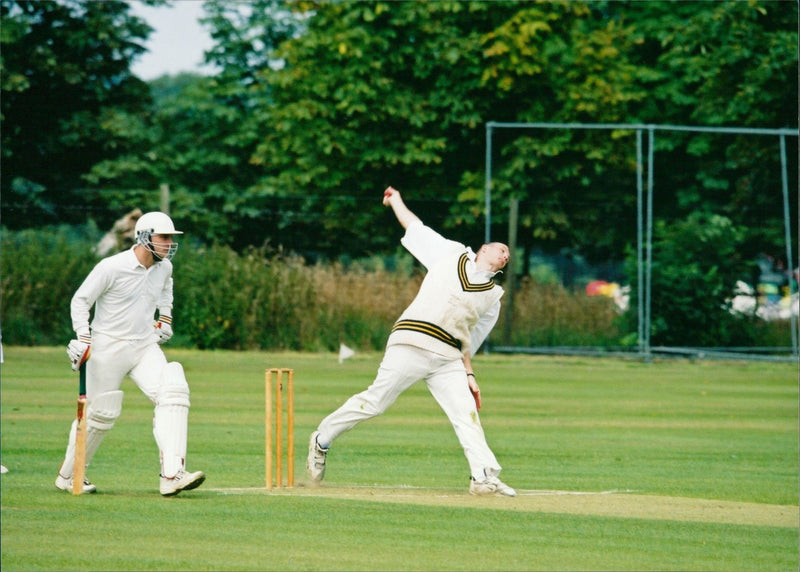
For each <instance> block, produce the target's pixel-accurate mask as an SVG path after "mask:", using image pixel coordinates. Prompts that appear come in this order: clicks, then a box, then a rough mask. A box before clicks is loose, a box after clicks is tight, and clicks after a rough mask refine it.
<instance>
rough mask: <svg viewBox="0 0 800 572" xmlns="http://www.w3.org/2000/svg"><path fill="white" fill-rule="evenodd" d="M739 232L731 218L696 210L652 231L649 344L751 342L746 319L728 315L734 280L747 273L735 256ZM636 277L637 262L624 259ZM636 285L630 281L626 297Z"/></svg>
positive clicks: (751, 338)
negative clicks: (630, 285)
mask: <svg viewBox="0 0 800 572" xmlns="http://www.w3.org/2000/svg"><path fill="white" fill-rule="evenodd" d="M742 237H743V231H742V230H741V229H740V228H737V227H736V226H734V225H733V224H732V222H731V221H730V219H728V218H726V217H723V216H720V215H714V214H704V213H699V212H695V213H692V214H691V215H689V216H688V217H687V218H686V219H685V220H683V221H678V222H676V223H674V224H665V223H663V222H660V223H658V224H657V225H656V227H655V232H654V237H653V252H652V278H651V280H652V283H651V291H652V294H651V297H652V302H651V312H652V318H651V319H652V330H651V344H652V345H665V346H679V347H680V346H700V347H704V346H706V347H718V346H739V345H751V344H753V343H754V342H755V339H754V338H753V335H754V333H755V331H756V330H755V329H754V328H753V325H754V324H751V323H750V321H749V319H748V318H747V317H744V316H740V315H736V314H734V313H732V312H731V300H732V298H733V296H734V289H735V284H736V280H737V279H740V278H741V277H743V276H746V273H747V261H746V260H743V259H742V258H741V256H740V254H739V247H740V244H741V242H742ZM627 264H628V272H629V275H631V276H635V275H636V272H635V269H636V260H635V257H634V256H632V257H630V258H629V259H628V262H627ZM637 291H638V283H637V282H636V281H634V286H633V292H632V293H631V299H635V298H636V296H637V293H636V292H637ZM633 320H634V317H633V316H631V322H632V321H633Z"/></svg>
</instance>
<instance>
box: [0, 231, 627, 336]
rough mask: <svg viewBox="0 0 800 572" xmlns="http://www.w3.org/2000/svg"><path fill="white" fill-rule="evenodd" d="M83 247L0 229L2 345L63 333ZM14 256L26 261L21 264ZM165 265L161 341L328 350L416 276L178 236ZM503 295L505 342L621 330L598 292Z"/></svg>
mask: <svg viewBox="0 0 800 572" xmlns="http://www.w3.org/2000/svg"><path fill="white" fill-rule="evenodd" d="M93 234H94V235H96V234H97V233H96V231H94V233H93ZM95 242H96V240H95V238H94V237H92V236H91V235H87V234H86V233H83V234H80V235H76V236H72V235H70V234H68V231H67V229H62V230H60V231H59V232H52V231H45V232H41V231H20V232H13V231H7V230H4V232H3V243H2V248H3V252H4V253H8V252H19V253H20V256H21V257H22V258H17V257H16V256H15V257H11V256H8V255H5V256H3V258H2V263H3V266H2V275H3V283H2V286H3V292H4V300H3V302H4V303H3V307H2V322H3V334H4V336H5V339H6V341H7V343H13V344H17V345H20V344H31V345H33V344H62V343H65V342H66V341H68V340H69V339H70V338H71V337H72V336H73V332H72V327H71V320H70V316H69V303H70V300H71V298H72V295H73V294H74V292H75V290H76V289H77V288H78V286H79V285H80V283H81V282H82V281H83V279H84V278H85V276H86V274H88V272H89V271H90V270H91V268H92V266H93V265H94V264H95V263H96V262H97V258H96V257H95V255H94V253H93V250H92V248H93V244H95ZM20 260H25V261H33V262H34V263H35V264H34V266H32V267H30V268H29V267H28V265H27V263H26V265H25V266H22V265H20ZM173 264H174V266H175V269H174V276H173V278H174V296H175V306H174V310H173V314H174V315H173V318H174V320H175V322H174V325H175V332H176V334H175V338H174V339H173V341H172V342H171V345H173V346H177V347H181V346H184V347H197V348H201V349H222V348H226V349H270V350H281V349H283V350H301V351H331V350H334V349H336V348H338V347H339V344H340V343H346V344H347V345H349V346H352V347H355V348H359V349H369V350H377V349H380V348H382V347H383V346H384V345H385V344H386V339H387V337H388V335H389V330H390V327H391V324H392V323H393V322H394V321H395V320H396V319H397V317H398V316H399V315H400V314H401V313H402V311H403V310H404V309H405V307H406V306H407V305H408V304H409V303H410V302H411V300H413V298H414V296H415V295H416V293H417V290H418V288H419V285H420V282H421V280H422V274H421V272H420V269H419V267H418V266H415V265H414V263H413V261H412V259H411V257H410V256H409V255H408V254H407V253H403V254H402V255H401V254H400V253H398V254H397V255H396V256H395V257H392V258H389V259H376V258H372V259H364V260H358V261H341V262H335V263H322V262H319V263H316V264H309V263H307V262H306V261H304V260H302V259H300V258H298V257H297V256H294V255H292V254H289V253H285V252H283V251H275V250H270V249H267V248H260V249H255V248H252V249H249V250H247V251H246V252H244V253H241V254H239V253H237V252H235V251H234V250H232V249H231V248H230V247H227V246H221V245H215V246H211V247H202V246H196V245H193V244H192V243H191V242H189V241H185V242H182V243H181V247H180V250H179V251H178V255H177V256H176V258H175V259H174V260H173ZM515 300H516V302H515V305H514V317H513V330H514V331H513V339H512V340H511V341H510V343H513V344H514V345H522V346H534V345H545V346H549V345H571V344H575V345H591V346H597V345H616V342H615V340H616V339H617V338H618V337H619V336H620V335H621V332H620V331H619V329H618V326H617V324H616V323H615V321H616V312H615V311H614V306H613V304H612V302H611V301H610V300H609V299H605V298H603V299H599V298H588V297H587V296H586V295H585V294H583V293H581V292H579V291H567V290H566V289H564V288H563V287H561V286H560V284H549V285H546V284H538V283H536V282H533V281H523V282H522V284H521V287H520V288H519V290H518V292H517V294H516V297H515ZM504 321H505V317H503V318H501V320H500V322H499V323H498V325H497V327H496V328H495V332H494V333H493V334H492V338H491V339H492V341H493V343H495V344H500V343H501V340H502V332H503V329H504V328H505V325H504V323H505V322H504ZM503 343H504V342H503Z"/></svg>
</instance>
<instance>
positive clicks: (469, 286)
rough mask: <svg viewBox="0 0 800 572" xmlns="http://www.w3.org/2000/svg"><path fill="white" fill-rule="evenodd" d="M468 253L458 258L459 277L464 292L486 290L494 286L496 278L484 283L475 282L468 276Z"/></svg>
mask: <svg viewBox="0 0 800 572" xmlns="http://www.w3.org/2000/svg"><path fill="white" fill-rule="evenodd" d="M467 260H469V258H468V257H467V253H466V252H465V253H464V254H462V255H461V258H459V259H458V279H459V280H460V281H461V289H462V290H464V292H486V291H487V290H491V289H492V288H494V280H489V281H488V282H484V283H483V284H473V283H472V282H470V281H469V279H468V278H467Z"/></svg>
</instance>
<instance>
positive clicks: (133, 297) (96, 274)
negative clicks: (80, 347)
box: [70, 248, 172, 402]
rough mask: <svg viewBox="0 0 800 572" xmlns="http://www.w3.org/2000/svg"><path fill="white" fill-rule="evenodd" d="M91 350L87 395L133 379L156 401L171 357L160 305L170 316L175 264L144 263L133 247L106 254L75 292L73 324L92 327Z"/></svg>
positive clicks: (81, 328)
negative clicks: (162, 334)
mask: <svg viewBox="0 0 800 572" xmlns="http://www.w3.org/2000/svg"><path fill="white" fill-rule="evenodd" d="M92 306H94V317H93V320H92V324H91V337H92V352H91V357H90V359H89V361H87V362H86V393H87V395H86V397H87V399H88V401H90V402H91V400H92V397H93V396H94V395H96V394H99V393H103V392H106V391H114V390H117V389H119V388H120V386H121V385H122V380H123V379H124V378H125V376H126V375H128V374H130V376H131V379H133V381H134V382H135V383H136V385H137V386H138V387H139V388H140V389H141V390H142V391H143V392H144V394H145V395H147V397H149V398H150V399H151V400H153V401H154V402H155V400H156V396H157V387H158V383H159V381H160V376H161V370H162V368H163V367H164V365H166V363H167V360H166V357H165V356H164V352H163V351H162V350H161V347H160V346H159V345H158V335H157V334H156V332H155V328H154V323H155V312H156V309H158V310H159V312H160V313H161V314H162V315H168V316H171V315H172V263H171V262H170V261H169V260H162V261H161V262H157V263H156V264H153V265H152V266H151V267H150V268H145V267H144V266H143V265H142V264H140V263H139V261H138V260H137V258H136V255H135V254H134V251H133V248H130V249H128V250H125V251H123V252H120V253H118V254H115V255H113V256H109V257H108V258H104V259H103V260H101V261H100V262H98V263H97V265H96V266H95V267H94V269H93V270H92V271H91V272H90V273H89V275H88V276H87V277H86V279H85V280H84V281H83V284H81V286H80V287H79V288H78V290H77V291H76V292H75V295H74V296H73V298H72V303H71V306H70V310H71V315H72V327H73V329H74V330H75V332H77V333H78V334H79V335H80V334H81V333H88V332H89V312H90V310H91V308H92Z"/></svg>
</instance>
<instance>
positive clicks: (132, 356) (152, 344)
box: [86, 334, 167, 402]
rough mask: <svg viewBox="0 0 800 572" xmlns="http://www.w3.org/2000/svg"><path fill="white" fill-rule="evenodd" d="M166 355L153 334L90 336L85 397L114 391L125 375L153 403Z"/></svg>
mask: <svg viewBox="0 0 800 572" xmlns="http://www.w3.org/2000/svg"><path fill="white" fill-rule="evenodd" d="M165 365H167V358H166V356H165V355H164V352H163V350H162V349H161V346H159V345H158V343H157V342H156V337H155V336H153V337H152V338H151V339H150V340H134V341H130V340H118V339H116V338H111V337H109V336H104V335H103V334H93V335H92V355H91V357H90V358H89V361H87V362H86V398H87V399H88V400H89V401H90V402H91V401H92V398H94V397H95V396H96V395H98V394H100V393H105V392H107V391H116V390H118V389H119V388H120V386H121V385H122V381H123V379H125V376H126V375H130V378H131V379H132V380H133V382H134V383H135V384H136V385H137V386H138V387H139V389H141V390H142V392H143V393H144V394H145V395H146V396H147V397H148V398H149V399H150V400H151V401H153V402H155V401H156V398H157V396H158V388H159V385H160V384H161V372H162V371H163V369H164V366H165Z"/></svg>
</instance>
